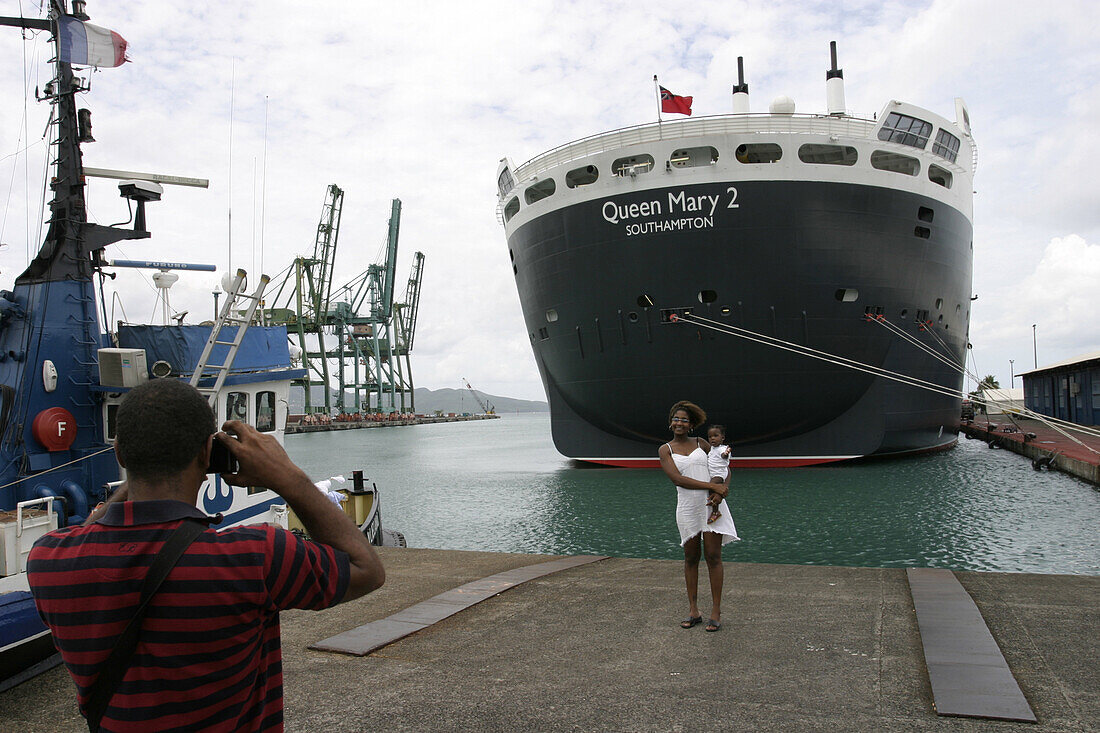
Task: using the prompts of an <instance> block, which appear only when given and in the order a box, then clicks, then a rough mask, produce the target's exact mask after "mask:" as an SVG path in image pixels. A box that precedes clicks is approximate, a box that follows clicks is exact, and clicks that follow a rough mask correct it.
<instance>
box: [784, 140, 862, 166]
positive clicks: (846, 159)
mask: <svg viewBox="0 0 1100 733" xmlns="http://www.w3.org/2000/svg"><path fill="white" fill-rule="evenodd" d="M858 158H859V153H857V152H856V149H855V148H852V147H849V146H847V145H818V144H816V143H806V144H805V145H803V146H802V147H800V148H799V149H798V159H799V160H801V161H802V162H803V163H814V164H815V165H855V164H856V160H857V159H858Z"/></svg>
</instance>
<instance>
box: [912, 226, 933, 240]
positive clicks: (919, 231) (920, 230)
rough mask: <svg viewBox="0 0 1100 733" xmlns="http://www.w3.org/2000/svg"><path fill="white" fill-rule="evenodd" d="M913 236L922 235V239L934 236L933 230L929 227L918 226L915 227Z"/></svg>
mask: <svg viewBox="0 0 1100 733" xmlns="http://www.w3.org/2000/svg"><path fill="white" fill-rule="evenodd" d="M913 236H916V237H920V238H921V239H928V238H929V237H931V236H932V230H931V229H929V228H928V227H916V228H915V229H913Z"/></svg>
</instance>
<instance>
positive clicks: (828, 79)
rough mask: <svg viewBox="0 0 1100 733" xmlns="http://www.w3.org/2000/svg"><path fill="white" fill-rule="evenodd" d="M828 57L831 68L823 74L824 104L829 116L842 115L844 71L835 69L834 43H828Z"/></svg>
mask: <svg viewBox="0 0 1100 733" xmlns="http://www.w3.org/2000/svg"><path fill="white" fill-rule="evenodd" d="M829 55H830V56H832V61H833V68H831V69H829V70H828V71H826V72H825V102H826V104H827V105H828V108H829V114H831V115H837V116H843V115H844V69H838V68H837V67H836V41H829Z"/></svg>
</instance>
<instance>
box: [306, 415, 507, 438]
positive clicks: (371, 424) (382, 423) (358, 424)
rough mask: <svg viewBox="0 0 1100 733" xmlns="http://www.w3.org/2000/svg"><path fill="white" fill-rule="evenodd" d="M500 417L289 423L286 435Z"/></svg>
mask: <svg viewBox="0 0 1100 733" xmlns="http://www.w3.org/2000/svg"><path fill="white" fill-rule="evenodd" d="M499 418H500V415H496V414H493V415H414V416H413V417H405V418H394V419H392V420H390V419H386V420H365V419H363V420H342V421H333V422H327V423H321V424H306V423H303V422H289V421H288V422H287V424H286V431H285V432H286V434H287V435H297V434H299V433H330V432H332V431H334V430H359V429H360V428H393V427H399V426H401V425H434V424H436V423H441V422H468V421H470V420H497V419H499Z"/></svg>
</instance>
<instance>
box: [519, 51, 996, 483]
mask: <svg viewBox="0 0 1100 733" xmlns="http://www.w3.org/2000/svg"><path fill="white" fill-rule="evenodd" d="M738 63H739V80H738V84H737V85H736V86H734V87H733V100H732V102H733V111H732V113H731V114H723V115H715V116H702V117H687V118H678V119H676V120H674V121H670V120H667V119H666V120H663V121H658V122H656V123H650V124H644V125H638V126H634V127H628V128H624V129H619V130H614V131H611V132H605V133H602V134H598V135H593V136H591V137H587V138H584V139H582V140H578V141H575V142H571V143H568V144H565V145H562V146H560V147H557V148H554V149H552V150H550V151H547V152H545V153H542V154H541V155H538V156H537V157H535V158H533V159H531V160H529V161H528V162H526V163H523V164H522V165H518V166H517V165H514V164H513V163H512V162H511V160H509V159H508V158H504V159H503V160H502V161H501V163H500V166H499V168H498V171H497V185H498V196H499V200H498V213H499V218H500V221H501V223H502V225H503V227H504V230H505V234H506V237H507V243H508V254H509V257H510V258H511V264H512V270H513V273H514V276H515V281H516V287H517V290H518V292H519V298H520V304H521V306H522V309H523V316H524V321H525V323H526V326H527V332H528V337H529V339H530V342H531V348H532V350H533V352H534V356H535V360H536V362H537V364H538V369H539V373H540V376H541V378H542V383H543V386H544V388H545V390H546V396H547V400H548V402H549V405H550V411H551V425H552V435H553V440H554V444H555V446H556V448H557V450H558V451H559V452H560V453H562V454H563V455H565V456H567V457H569V458H573V459H577V460H580V461H587V462H594V463H600V464H607V465H613V466H627V467H641V466H656V465H658V463H657V448H658V446H659V445H660V444H661V443H663V442H665V441H666V440H667V439H668V437H669V431H668V410H669V407H670V406H671V405H672V404H673V403H674V402H676V401H677V400H685V399H686V400H691V401H692V402H695V403H697V404H699V405H700V406H701V407H703V409H704V410H706V411H707V413H708V416H709V419H710V420H711V421H713V422H715V423H721V424H723V425H724V426H725V427H726V432H727V439H728V440H727V442H728V443H729V444H730V446H731V448H732V465H733V466H734V467H737V466H746V467H770V466H806V465H813V464H822V463H831V462H836V461H845V460H852V459H857V458H863V457H869V456H896V455H904V454H912V453H918V452H925V451H933V450H939V449H945V448H949V447H951V446H953V445H954V444H955V442H956V436H957V427H958V422H959V407H960V400H961V389H962V380H963V365H964V364H965V357H966V353H967V352H966V349H967V343H968V339H967V335H968V330H969V322H970V303H971V284H972V282H971V281H972V263H973V184H972V181H973V176H974V173H975V169H976V166H977V148H976V146H975V143H974V140H973V138H972V136H971V130H970V121H969V115H968V112H967V108H966V105H965V103H964V102H963V100H961V99H956V100H955V110H954V117H955V119H954V121H952V120H949V119H947V118H945V117H942V116H940V115H938V114H936V113H934V112H931V111H929V110H926V109H922V108H921V107H918V106H915V105H913V104H909V103H906V102H901V101H897V100H890V101H888V102H887V103H886V104H885V106H884V107H883V108H882V110H881V111H880V112H879V113H877V114H874V115H863V116H859V115H853V114H850V113H849V112H848V111H847V110H846V109H845V104H844V79H843V71H842V70H841V69H839V68H838V67H837V62H836V47H835V44H834V45H833V48H832V65H831V68H829V69H827V70H826V73H825V76H826V82H825V86H826V89H825V92H826V94H825V97H826V103H827V104H826V106H827V109H826V111H825V112H823V113H819V114H802V113H796V112H795V106H794V102H793V101H792V100H791V99H790V98H789V97H785V96H781V97H777V98H776V99H775V100H774V101H773V102H772V103H771V105H770V110H769V112H768V113H767V114H763V113H752V112H750V111H749V93H748V85H747V84H746V83H745V81H744V75H743V67H742V66H741V64H742V62H741V60H740V59H739V61H738ZM697 434H702V431H701V430H700V431H699V432H698V433H697Z"/></svg>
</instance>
